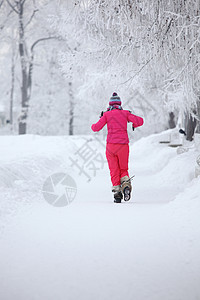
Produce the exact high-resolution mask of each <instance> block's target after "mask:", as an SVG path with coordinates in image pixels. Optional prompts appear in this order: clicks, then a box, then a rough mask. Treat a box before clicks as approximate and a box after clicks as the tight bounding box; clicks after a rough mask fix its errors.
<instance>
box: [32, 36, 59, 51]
mask: <svg viewBox="0 0 200 300" xmlns="http://www.w3.org/2000/svg"><path fill="white" fill-rule="evenodd" d="M56 39H58V37H56V36H49V37H45V38H41V39H38V40H37V41H35V42H34V43H33V45H32V46H31V52H33V49H34V47H35V46H36V45H37V44H38V43H40V42H43V41H47V40H56Z"/></svg>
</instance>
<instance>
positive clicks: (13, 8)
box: [6, 0, 19, 14]
mask: <svg viewBox="0 0 200 300" xmlns="http://www.w3.org/2000/svg"><path fill="white" fill-rule="evenodd" d="M6 1H7V3H8V4H9V6H10V7H11V8H12V10H14V11H15V12H16V13H17V14H19V11H18V10H17V9H16V8H15V7H14V6H13V5H12V4H11V3H10V1H9V0H6Z"/></svg>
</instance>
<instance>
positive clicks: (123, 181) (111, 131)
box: [91, 93, 143, 203]
mask: <svg viewBox="0 0 200 300" xmlns="http://www.w3.org/2000/svg"><path fill="white" fill-rule="evenodd" d="M127 122H132V126H133V128H135V127H138V126H142V125H143V119H142V118H141V117H137V116H135V115H133V114H131V113H130V111H128V110H123V109H122V107H121V99H120V97H119V96H118V95H117V93H113V95H112V97H111V98H110V101H109V107H108V109H107V111H106V112H104V113H102V114H101V118H100V120H99V121H98V122H97V123H96V124H93V125H92V127H91V128H92V130H93V131H99V130H101V129H102V128H103V127H104V126H105V124H107V128H108V135H107V145H106V158H107V161H108V166H109V169H110V176H111V181H112V185H113V186H112V192H114V202H116V203H121V200H122V198H123V194H124V200H125V201H128V200H129V199H130V197H131V190H132V187H131V182H130V178H129V174H128V159H129V139H128V134H127ZM122 193H123V194H122Z"/></svg>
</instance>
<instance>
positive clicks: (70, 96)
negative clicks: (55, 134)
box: [69, 82, 74, 135]
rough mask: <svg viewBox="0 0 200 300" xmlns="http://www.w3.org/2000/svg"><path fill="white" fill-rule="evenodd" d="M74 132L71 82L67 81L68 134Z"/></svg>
mask: <svg viewBox="0 0 200 300" xmlns="http://www.w3.org/2000/svg"><path fill="white" fill-rule="evenodd" d="M73 134H74V97H73V91H72V82H69V135H73Z"/></svg>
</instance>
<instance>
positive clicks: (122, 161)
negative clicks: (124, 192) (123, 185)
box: [106, 143, 129, 186]
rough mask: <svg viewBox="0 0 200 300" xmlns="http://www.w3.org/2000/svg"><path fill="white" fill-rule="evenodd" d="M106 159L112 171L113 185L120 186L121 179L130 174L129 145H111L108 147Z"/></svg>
mask: <svg viewBox="0 0 200 300" xmlns="http://www.w3.org/2000/svg"><path fill="white" fill-rule="evenodd" d="M106 158H107V161H108V166H109V169H110V176H111V181H112V185H113V186H116V185H120V178H122V177H124V176H126V175H127V176H129V174H128V158H129V145H128V144H110V143H107V146H106Z"/></svg>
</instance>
